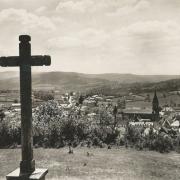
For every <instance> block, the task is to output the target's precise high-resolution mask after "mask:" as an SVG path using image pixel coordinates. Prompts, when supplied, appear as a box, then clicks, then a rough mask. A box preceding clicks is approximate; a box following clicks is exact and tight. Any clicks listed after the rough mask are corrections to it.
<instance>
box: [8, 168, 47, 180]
mask: <svg viewBox="0 0 180 180" xmlns="http://www.w3.org/2000/svg"><path fill="white" fill-rule="evenodd" d="M47 173H48V169H36V170H35V171H34V172H33V173H31V174H20V169H19V168H18V169H16V170H14V171H13V172H11V173H9V174H8V175H7V176H6V180H45V176H46V174H47Z"/></svg>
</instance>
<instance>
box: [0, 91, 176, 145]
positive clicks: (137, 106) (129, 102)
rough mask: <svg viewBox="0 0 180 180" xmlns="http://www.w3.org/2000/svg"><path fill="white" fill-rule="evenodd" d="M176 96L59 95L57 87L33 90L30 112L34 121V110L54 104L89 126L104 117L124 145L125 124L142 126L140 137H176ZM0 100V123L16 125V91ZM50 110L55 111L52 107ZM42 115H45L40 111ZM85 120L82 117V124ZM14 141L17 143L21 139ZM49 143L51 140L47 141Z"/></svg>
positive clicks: (73, 93) (2, 92)
mask: <svg viewBox="0 0 180 180" xmlns="http://www.w3.org/2000/svg"><path fill="white" fill-rule="evenodd" d="M158 94H159V97H158ZM174 96H175V97H176V101H177V102H173V100H172V98H174V99H175V97H174ZM178 97H179V95H178V92H169V93H166V95H165V94H164V93H158V92H157V91H156V90H154V92H152V93H150V94H133V93H129V94H127V95H125V96H120V97H119V96H112V95H109V96H107V95H103V94H91V95H90V94H85V93H83V94H82V93H80V92H68V93H63V94H61V93H60V91H59V90H48V91H39V90H34V91H33V93H32V107H33V115H34V114H35V116H34V119H35V120H34V121H37V112H39V111H40V109H41V108H42V107H44V106H50V104H51V106H54V105H53V104H54V103H56V106H57V107H58V109H59V111H61V112H60V113H61V115H60V116H61V117H63V118H70V119H73V118H75V119H76V118H77V119H87V120H88V121H91V125H95V124H96V125H97V124H100V123H101V119H102V118H106V119H107V120H106V123H105V122H104V124H103V126H106V127H108V126H111V128H112V127H114V128H112V129H113V131H115V130H116V131H117V132H118V136H119V137H120V140H119V141H120V142H121V144H125V134H126V133H127V132H126V131H127V127H135V128H136V129H141V131H142V129H143V132H142V133H141V135H143V136H146V135H149V133H150V131H151V130H152V131H153V133H155V134H162V136H163V137H166V136H168V137H171V138H173V139H174V138H177V137H178V135H179V134H180V128H179V127H180V125H179V121H180V107H179V104H178ZM161 102H162V104H161ZM0 103H1V106H0V107H1V110H0V112H1V115H0V117H1V122H2V121H3V119H5V121H7V119H8V120H9V121H11V122H9V123H10V124H11V126H13V124H14V126H17V127H19V126H20V106H21V104H20V98H19V92H18V90H16V91H15V90H7V91H1V95H0ZM51 110H52V111H55V109H51ZM103 113H104V114H103ZM41 116H44V115H43V114H41ZM103 116H105V117H103ZM71 117H72V118H71ZM10 119H11V120H10ZM87 120H84V123H85V122H86V121H87ZM49 121H50V120H49ZM12 122H13V123H12ZM117 132H116V133H117ZM126 138H127V137H126ZM44 139H46V138H44ZM70 139H71V138H70ZM70 139H69V140H70ZM100 139H101V138H100ZM35 142H36V141H35ZM104 142H106V141H104ZM113 142H114V140H112V142H110V141H109V142H108V143H107V144H113ZM16 143H17V144H18V143H20V140H18V141H17V142H16ZM55 143H57V142H55ZM2 144H3V143H2ZM37 144H38V142H37ZM37 144H36V146H38V145H37ZM40 144H41V143H40ZM49 144H51V143H50V142H49ZM57 144H58V143H57ZM91 144H95V145H96V144H98V143H94V142H91ZM100 144H101V143H100ZM41 145H42V144H41ZM48 146H50V145H48ZM57 146H58V145H57ZM59 146H63V145H59ZM10 147H14V145H12V144H11V145H10Z"/></svg>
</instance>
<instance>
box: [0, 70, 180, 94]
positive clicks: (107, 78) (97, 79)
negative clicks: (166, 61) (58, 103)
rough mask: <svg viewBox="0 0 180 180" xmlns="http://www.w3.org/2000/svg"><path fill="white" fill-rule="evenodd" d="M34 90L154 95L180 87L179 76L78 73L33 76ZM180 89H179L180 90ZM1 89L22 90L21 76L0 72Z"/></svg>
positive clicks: (49, 73)
mask: <svg viewBox="0 0 180 180" xmlns="http://www.w3.org/2000/svg"><path fill="white" fill-rule="evenodd" d="M32 79H33V89H38V90H45V89H59V90H61V91H62V92H66V91H86V90H91V89H97V90H98V89H99V90H102V89H103V90H105V91H114V92H121V91H122V92H123V91H126V92H127V91H136V90H144V91H152V90H153V89H154V88H155V87H158V88H160V89H163V88H164V89H167V88H169V87H171V89H173V88H177V87H173V86H176V85H177V86H179V85H180V75H134V74H83V73H75V72H43V73H42V72H39V73H33V76H32ZM171 79H173V80H171ZM179 87H180V86H179ZM0 89H1V90H2V89H19V72H13V71H12V72H0Z"/></svg>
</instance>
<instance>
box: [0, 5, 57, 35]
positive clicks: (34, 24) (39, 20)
mask: <svg viewBox="0 0 180 180" xmlns="http://www.w3.org/2000/svg"><path fill="white" fill-rule="evenodd" d="M0 24H1V25H2V24H6V25H7V26H8V25H11V26H12V25H13V26H16V25H17V26H19V27H20V28H21V29H23V30H24V31H31V30H38V31H39V32H43V31H46V32H52V31H54V30H55V29H56V26H55V25H54V24H53V22H52V21H51V20H50V19H49V18H48V17H45V16H37V15H35V14H33V13H29V12H28V11H26V10H24V9H13V8H10V9H4V10H2V11H0Z"/></svg>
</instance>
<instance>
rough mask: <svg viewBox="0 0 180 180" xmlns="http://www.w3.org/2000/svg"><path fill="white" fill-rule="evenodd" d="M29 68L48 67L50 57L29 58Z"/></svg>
mask: <svg viewBox="0 0 180 180" xmlns="http://www.w3.org/2000/svg"><path fill="white" fill-rule="evenodd" d="M30 64H31V66H50V65H51V57H50V56H47V55H46V56H32V57H31V63H30Z"/></svg>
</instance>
